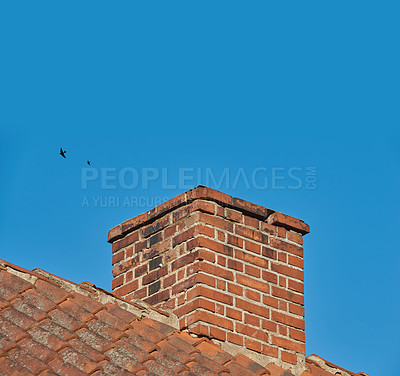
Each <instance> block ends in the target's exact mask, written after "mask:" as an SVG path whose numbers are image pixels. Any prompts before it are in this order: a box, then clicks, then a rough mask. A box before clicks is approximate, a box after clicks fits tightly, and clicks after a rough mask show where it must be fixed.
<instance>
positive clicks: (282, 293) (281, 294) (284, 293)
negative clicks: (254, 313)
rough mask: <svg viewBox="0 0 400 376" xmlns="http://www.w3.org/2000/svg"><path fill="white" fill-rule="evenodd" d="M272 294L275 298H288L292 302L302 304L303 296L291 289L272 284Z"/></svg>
mask: <svg viewBox="0 0 400 376" xmlns="http://www.w3.org/2000/svg"><path fill="white" fill-rule="evenodd" d="M272 295H273V296H275V297H277V298H282V299H286V300H289V301H291V302H293V303H297V304H301V305H304V296H303V295H299V294H296V293H294V292H292V291H289V290H285V289H282V288H280V287H276V286H272Z"/></svg>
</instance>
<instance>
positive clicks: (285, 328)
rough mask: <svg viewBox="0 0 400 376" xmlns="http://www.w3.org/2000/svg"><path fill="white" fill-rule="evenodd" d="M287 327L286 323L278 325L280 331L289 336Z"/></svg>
mask: <svg viewBox="0 0 400 376" xmlns="http://www.w3.org/2000/svg"><path fill="white" fill-rule="evenodd" d="M287 329H288V327H287V326H286V325H278V333H279V334H281V335H284V336H285V337H286V336H287Z"/></svg>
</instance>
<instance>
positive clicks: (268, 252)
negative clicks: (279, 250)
mask: <svg viewBox="0 0 400 376" xmlns="http://www.w3.org/2000/svg"><path fill="white" fill-rule="evenodd" d="M261 253H262V255H263V256H264V257H268V258H270V259H273V260H276V251H275V250H274V249H271V248H269V247H262V251H261Z"/></svg>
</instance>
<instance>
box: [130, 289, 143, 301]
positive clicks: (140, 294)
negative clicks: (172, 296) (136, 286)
mask: <svg viewBox="0 0 400 376" xmlns="http://www.w3.org/2000/svg"><path fill="white" fill-rule="evenodd" d="M133 296H134V297H135V299H142V298H144V297H145V296H147V287H143V288H141V289H140V290H136V291H135V292H134V293H133ZM127 300H129V299H127Z"/></svg>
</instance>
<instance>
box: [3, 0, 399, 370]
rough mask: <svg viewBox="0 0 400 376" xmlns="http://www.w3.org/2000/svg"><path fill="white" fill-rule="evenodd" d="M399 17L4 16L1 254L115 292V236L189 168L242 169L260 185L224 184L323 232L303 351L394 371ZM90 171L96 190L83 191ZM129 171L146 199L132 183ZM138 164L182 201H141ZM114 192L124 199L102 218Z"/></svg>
mask: <svg viewBox="0 0 400 376" xmlns="http://www.w3.org/2000/svg"><path fill="white" fill-rule="evenodd" d="M398 12H399V6H398V4H396V3H395V2H394V1H393V2H391V1H382V2H379V3H378V2H371V1H362V2H361V1H352V2H348V1H335V2H329V3H328V2H317V1H308V2H293V1H289V2H277V1H275V2H265V1H253V2H236V1H229V2H227V1H219V2H215V1H213V2H211V1H203V2H187V1H184V2H183V1H182V2H178V1H173V2H156V1H153V2H130V1H129V2H128V1H119V2H104V1H85V2H77V1H70V2H68V3H66V2H52V1H51V2H50V1H47V2H46V1H40V2H18V4H17V3H15V2H8V3H5V2H3V3H2V4H1V5H0V33H1V38H0V51H1V59H0V67H1V74H0V127H1V128H0V129H1V130H0V168H1V171H2V179H1V184H0V208H1V210H0V236H1V254H0V257H1V258H3V259H6V260H7V261H10V262H12V263H15V264H18V265H20V266H23V267H25V268H28V269H32V268H35V267H39V268H42V269H45V270H48V271H50V272H52V273H54V274H57V275H60V276H63V277H64V278H67V279H70V280H73V281H76V282H81V281H84V280H88V281H91V282H93V283H95V284H96V285H98V286H101V287H103V288H106V289H109V290H110V289H111V280H112V275H111V246H110V245H109V244H108V243H106V236H107V232H108V230H109V229H110V228H111V227H113V226H115V225H117V224H119V223H120V222H122V221H123V220H125V219H128V218H131V217H134V216H136V215H137V214H140V213H141V212H143V211H146V210H147V209H150V208H151V207H152V205H151V203H152V202H151V200H152V199H156V198H159V199H164V198H172V197H174V196H175V195H177V194H179V193H181V192H182V191H184V190H186V188H185V187H186V185H185V187H184V186H183V184H179V183H180V178H179V172H180V171H181V173H182V169H184V168H188V169H192V170H187V171H186V172H185V174H187V175H189V176H192V177H193V179H192V180H190V181H189V183H188V184H187V185H188V187H192V186H194V185H197V184H199V183H203V184H204V183H205V182H206V181H205V174H206V171H211V173H212V174H213V176H215V177H217V178H218V177H220V176H222V174H223V172H224V171H226V170H228V171H229V172H230V174H231V176H235V175H236V174H238V172H239V171H242V173H243V172H244V174H245V175H246V176H247V177H248V178H249V179H250V182H249V183H250V184H249V185H247V184H246V182H245V181H244V180H243V179H239V181H238V182H237V184H234V178H233V177H231V178H230V180H229V181H227V182H224V184H225V185H222V186H221V187H219V188H220V190H222V191H224V192H226V193H228V194H231V195H234V196H236V197H241V198H243V199H246V200H249V201H251V202H254V203H257V204H260V205H264V206H266V207H269V208H271V209H274V210H277V211H281V212H284V213H286V214H290V215H293V216H296V217H299V218H301V219H303V220H305V221H306V222H307V223H308V224H309V225H310V226H311V233H310V234H309V235H307V237H306V238H305V243H304V247H305V275H306V277H305V284H306V287H305V288H306V291H305V302H306V351H307V354H311V353H316V354H318V355H320V356H322V357H324V358H327V359H328V360H330V361H332V362H334V363H336V364H338V365H340V366H342V367H345V368H348V369H350V370H353V371H365V372H368V373H369V374H371V375H377V376H378V375H393V376H395V375H396V374H397V373H396V371H395V370H398V369H399V367H400V358H399V350H400V348H399V343H398V338H399V336H400V328H399V324H398V311H399V309H400V299H399V290H398V286H399V282H398V276H399V262H400V256H399V245H398V241H397V234H398V229H399V225H400V223H399V222H400V221H399V215H398V213H399V209H400V205H399V191H400V190H399V188H400V163H399V161H400V148H399V141H400V131H399V130H398V128H399V111H398V103H399V69H398V67H399V66H400V62H399V53H398V35H399V32H400V30H399V23H398ZM61 146H62V147H63V148H65V149H66V150H67V159H65V160H64V159H63V158H62V157H61V156H59V155H58V153H59V148H60V147H61ZM88 159H89V160H90V161H91V162H92V165H91V167H92V168H93V169H94V170H96V171H97V172H98V173H99V177H98V178H97V179H95V180H93V181H89V182H88V186H87V189H84V188H83V186H82V183H83V181H82V174H85V173H87V170H84V169H85V168H88V167H89V166H88V165H87V164H86V161H87V160H88ZM105 168H109V169H110V170H108V172H105V170H104V169H105ZM124 168H126V169H128V170H129V171H130V172H132V171H137V173H138V178H139V180H138V184H137V187H136V188H132V189H126V187H125V189H124V188H123V187H122V186H121V184H120V181H119V180H118V179H119V177H120V175H121V171H127V170H123V169H124ZM145 168H148V169H150V170H148V171H150V172H151V173H157V172H158V173H160V174H161V172H162V171H163V170H162V169H163V168H165V169H166V170H165V171H167V174H168V184H175V185H176V186H177V187H176V188H169V189H167V188H166V186H165V182H163V181H162V178H161V177H159V178H158V179H155V180H152V181H149V184H148V186H147V187H145V186H144V184H143V176H144V175H143V174H144V172H143V169H145ZM307 168H312V171H314V175H313V176H314V179H315V177H316V186H313V188H312V189H311V188H310V189H307V187H306V182H307V180H306V179H307V178H308V179H310V177H309V175H307V171H310V170H307ZM256 169H260V170H257V171H259V175H257V177H258V179H260V180H257V182H258V185H257V187H256V186H255V185H256V184H253V182H252V181H251V176H252V174H253V173H254V172H255V171H256ZM261 169H262V170H261ZM293 169H294V170H293ZM94 170H92V172H93V171H94ZM290 171H291V173H292V174H294V175H295V176H297V178H298V179H300V182H301V187H298V186H299V185H300V184H299V180H294V179H293V178H291V177H290V175H289V173H290ZM102 174H106V175H109V176H111V179H112V177H113V176H114V177H115V179H116V180H115V181H112V180H111V184H110V183H107V182H106V183H107V184H106V183H104V181H103V183H102V181H101V176H103V175H102ZM197 174H200V175H201V176H200V178H198V176H197ZM274 174H275V175H274ZM84 176H85V175H84ZM274 176H281V177H283V179H282V180H276V181H275V183H276V184H275V186H273V184H272V183H273V180H274V179H275V178H274ZM124 177H125V178H126V179H127V180H126V181H125V183H126V185H129V184H130V182H129V174H126V175H124ZM265 179H268V187H264V188H260V185H261V183H262V182H265ZM131 183H133V180H132V182H131ZM211 183H212V182H211ZM105 185H106V186H105ZM209 185H210V186H211V187H214V188H218V187H216V186H215V184H209ZM295 185H297V188H295V189H293V186H295ZM110 186H111V189H106V188H110ZM113 187H114V188H115V189H112V188H113ZM290 187H292V189H291V188H290ZM109 197H114V198H116V197H118V198H119V199H120V200H121V201H120V205H116V206H115V207H113V206H112V205H110V203H109V202H108V204H107V203H106V204H105V205H101V204H98V205H97V206H96V205H95V204H94V201H95V200H96V199H97V200H99V201H97V202H98V203H100V202H101V201H100V200H103V202H104V200H108V199H109ZM127 197H128V199H129V200H130V198H131V197H134V198H136V199H139V198H140V197H142V198H143V197H144V198H148V199H149V201H148V202H147V203H146V202H145V203H144V205H133V206H129V205H125V206H124V205H123V203H124V200H125V199H126V198H127ZM85 198H88V201H89V204H90V205H89V207H87V205H86V206H85V205H84V200H85ZM90 200H92V201H90Z"/></svg>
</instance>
